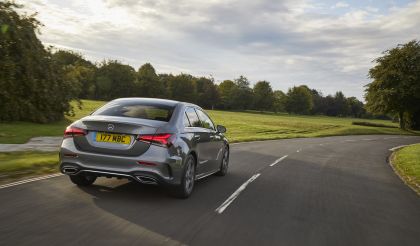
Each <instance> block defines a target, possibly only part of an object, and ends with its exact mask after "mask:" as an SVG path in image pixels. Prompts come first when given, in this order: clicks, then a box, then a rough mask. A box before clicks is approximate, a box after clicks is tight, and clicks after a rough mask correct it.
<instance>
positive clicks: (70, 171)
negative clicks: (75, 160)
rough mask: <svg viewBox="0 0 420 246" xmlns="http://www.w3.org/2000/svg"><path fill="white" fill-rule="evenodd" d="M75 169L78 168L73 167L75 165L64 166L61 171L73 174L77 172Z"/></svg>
mask: <svg viewBox="0 0 420 246" xmlns="http://www.w3.org/2000/svg"><path fill="white" fill-rule="evenodd" d="M77 171H78V169H77V168H75V167H64V168H63V173H64V174H70V175H71V174H75V173H77Z"/></svg>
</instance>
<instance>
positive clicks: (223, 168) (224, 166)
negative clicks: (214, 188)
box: [216, 146, 229, 176]
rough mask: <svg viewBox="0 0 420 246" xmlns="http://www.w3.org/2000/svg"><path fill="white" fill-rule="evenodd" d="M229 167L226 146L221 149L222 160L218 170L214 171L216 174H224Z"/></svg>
mask: <svg viewBox="0 0 420 246" xmlns="http://www.w3.org/2000/svg"><path fill="white" fill-rule="evenodd" d="M228 167H229V148H228V147H227V146H226V147H225V150H224V151H223V157H222V162H221V163H220V170H219V171H218V172H217V173H216V175H217V176H225V175H226V174H227V171H228Z"/></svg>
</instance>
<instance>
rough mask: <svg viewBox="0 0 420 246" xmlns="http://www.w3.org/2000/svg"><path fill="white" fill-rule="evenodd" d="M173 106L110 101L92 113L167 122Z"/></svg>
mask: <svg viewBox="0 0 420 246" xmlns="http://www.w3.org/2000/svg"><path fill="white" fill-rule="evenodd" d="M174 108H175V107H173V106H168V105H160V104H145V103H141V102H140V103H139V102H111V103H108V104H106V105H105V106H103V107H102V108H100V109H98V110H97V111H96V112H94V113H93V114H92V115H107V116H120V117H130V118H138V119H147V120H158V121H166V122H168V121H169V120H170V119H171V117H172V113H173V111H174Z"/></svg>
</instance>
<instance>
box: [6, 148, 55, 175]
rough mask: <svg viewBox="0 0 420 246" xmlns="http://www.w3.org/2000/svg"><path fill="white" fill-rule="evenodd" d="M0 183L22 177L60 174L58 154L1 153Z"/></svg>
mask: <svg viewBox="0 0 420 246" xmlns="http://www.w3.org/2000/svg"><path fill="white" fill-rule="evenodd" d="M0 164H1V165H0V183H6V182H10V181H11V180H16V179H19V178H22V177H28V176H38V175H43V174H48V173H56V172H58V154H57V153H55V152H11V153H0Z"/></svg>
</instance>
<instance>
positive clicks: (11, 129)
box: [0, 100, 105, 144]
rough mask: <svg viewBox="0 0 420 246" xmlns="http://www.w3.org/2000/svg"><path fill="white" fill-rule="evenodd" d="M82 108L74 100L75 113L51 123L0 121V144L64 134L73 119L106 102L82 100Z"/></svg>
mask: <svg viewBox="0 0 420 246" xmlns="http://www.w3.org/2000/svg"><path fill="white" fill-rule="evenodd" d="M82 102H83V105H82V109H79V108H77V104H76V103H75V102H74V103H73V105H74V106H75V115H74V116H66V117H65V119H64V120H62V121H59V122H54V123H49V124H36V123H29V122H10V123H0V144H1V143H9V144H18V143H25V142H27V141H28V140H29V139H30V138H32V137H38V136H62V135H63V132H64V129H65V128H66V127H67V126H68V125H69V124H70V123H71V122H73V121H75V120H77V119H80V118H82V117H84V116H86V115H89V114H90V113H91V112H92V111H94V110H95V109H97V108H99V107H100V106H102V105H103V104H105V102H103V101H92V100H82Z"/></svg>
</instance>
